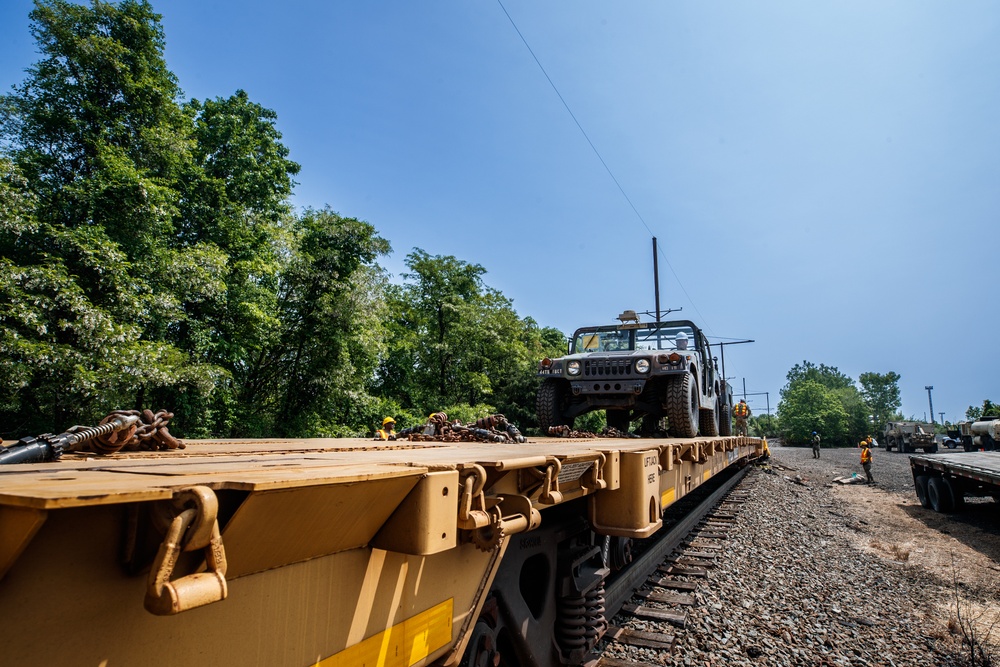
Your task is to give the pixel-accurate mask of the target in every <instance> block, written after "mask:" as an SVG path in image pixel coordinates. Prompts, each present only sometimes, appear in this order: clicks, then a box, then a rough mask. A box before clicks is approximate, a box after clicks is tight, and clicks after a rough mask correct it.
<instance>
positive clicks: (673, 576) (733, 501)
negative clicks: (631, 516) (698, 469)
mask: <svg viewBox="0 0 1000 667" xmlns="http://www.w3.org/2000/svg"><path fill="white" fill-rule="evenodd" d="M749 469H750V468H749V466H746V467H744V468H742V469H741V470H739V471H737V472H736V473H735V474H734V475H733V476H732V477H730V478H729V479H728V480H726V481H725V482H723V483H722V484H721V485H720V486H719V487H718V488H717V489H716V490H715V491H713V492H712V493H711V494H709V495H708V496H706V497H705V498H704V499H703V500H702V501H701V502H700V503H698V504H697V505H696V506H695V507H694V508H693V509H692V510H691V511H690V512H688V513H687V514H685V515H684V517H683V518H682V519H680V520H679V521H678V522H677V523H676V524H674V525H673V526H672V527H671V528H670V529H668V530H667V531H666V532H665V533H664V535H663V536H662V537H661V538H659V539H658V540H656V541H655V543H652V544H650V545H648V547H647V548H646V549H645V550H644V551H643V553H642V554H641V555H640V556H639V557H637V558H636V559H635V560H634V561H632V563H631V564H630V565H629V567H628V568H626V569H624V570H622V571H621V572H619V573H618V575H617V576H616V577H615V578H614V579H612V580H611V581H610V582H609V583H608V584H607V585H606V592H605V608H606V612H607V613H606V618H608V619H614V618H615V617H616V615H617V617H618V619H619V620H620V621H622V622H621V623H620V624H619V625H610V626H609V627H608V628H607V630H606V631H605V633H604V637H603V639H602V640H601V643H600V644H599V646H598V650H597V651H595V652H594V653H592V654H591V655H590V656H589V657H588V659H587V661H586V663H585V664H586V665H587V666H588V667H652V663H649V662H643V661H641V660H633V659H629V658H625V657H622V655H623V654H627V653H628V652H629V651H630V649H628V648H624V647H638V648H642V649H651V650H654V651H657V652H666V653H669V652H671V651H672V650H673V647H674V645H675V644H676V643H677V641H678V639H679V637H680V634H681V633H682V632H683V631H684V627H685V625H686V624H687V616H688V613H687V609H688V608H690V607H691V606H692V605H693V604H694V602H695V592H696V591H697V590H698V587H699V585H701V584H700V583H699V582H702V581H704V580H706V579H707V578H708V573H709V570H711V569H712V568H713V567H714V565H715V561H716V560H717V559H718V558H719V557H720V556H722V554H723V553H724V548H725V541H726V539H727V537H728V534H729V532H730V530H731V528H732V524H733V522H734V521H735V519H736V513H737V512H738V511H739V508H740V506H741V505H742V504H743V503H744V502H746V501H747V499H748V498H749V492H748V491H746V490H743V489H740V488H738V485H739V483H740V482H741V481H742V480H743V478H744V477H745V476H746V473H747V472H748V471H749ZM651 603H652V604H651ZM653 605H655V606H653ZM633 625H639V626H642V628H645V629H639V628H636V627H631V626H633ZM649 627H653V628H655V630H654V631H650V630H649Z"/></svg>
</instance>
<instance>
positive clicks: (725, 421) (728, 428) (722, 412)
mask: <svg viewBox="0 0 1000 667" xmlns="http://www.w3.org/2000/svg"><path fill="white" fill-rule="evenodd" d="M732 434H733V416H732V415H731V414H730V413H729V406H728V405H722V406H720V407H719V435H732Z"/></svg>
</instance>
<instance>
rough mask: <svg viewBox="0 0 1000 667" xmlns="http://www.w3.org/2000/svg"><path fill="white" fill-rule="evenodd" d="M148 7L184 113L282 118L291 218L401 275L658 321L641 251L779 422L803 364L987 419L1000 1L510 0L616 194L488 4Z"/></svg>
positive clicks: (609, 316) (998, 156)
mask: <svg viewBox="0 0 1000 667" xmlns="http://www.w3.org/2000/svg"><path fill="white" fill-rule="evenodd" d="M153 5H154V7H155V8H156V9H157V11H159V12H160V13H161V14H162V15H163V24H164V27H165V30H166V38H167V49H166V56H167V62H168V65H169V67H170V68H171V70H172V71H173V72H174V73H175V74H176V75H177V77H178V79H179V81H180V84H181V87H182V88H183V89H184V91H185V94H186V95H187V96H188V97H189V98H190V97H193V98H198V99H204V98H207V97H220V96H223V97H224V96H229V95H231V94H232V93H233V92H234V91H236V90H237V89H239V88H242V89H244V90H246V91H247V92H248V94H249V95H250V97H251V99H253V100H254V101H256V102H259V103H261V104H263V105H264V106H266V107H269V108H271V109H274V110H275V111H276V112H277V114H278V126H279V129H280V130H281V131H282V133H283V135H284V139H283V140H284V142H285V143H286V145H287V146H288V147H289V148H290V150H291V157H292V159H294V160H296V161H298V162H299V163H300V164H301V165H302V171H301V173H300V174H299V177H298V182H299V185H298V187H297V189H296V194H295V203H296V205H298V206H314V207H320V206H324V205H327V204H328V205H330V206H331V207H332V208H333V209H334V210H336V211H338V212H339V213H340V214H342V215H345V216H353V217H358V218H361V219H364V220H367V221H369V222H371V223H372V224H374V225H375V227H376V228H377V229H378V230H379V232H380V233H381V234H382V236H384V237H385V238H387V239H388V240H389V241H390V242H391V243H392V246H393V254H392V255H391V256H390V257H388V258H386V259H385V261H384V262H383V264H384V265H385V266H386V268H387V269H388V270H389V271H390V272H392V273H393V274H394V275H395V276H396V278H397V279H399V274H400V273H401V272H402V271H405V266H404V259H405V257H406V255H407V253H409V252H410V251H411V250H412V249H413V248H415V247H419V248H422V249H424V250H426V251H427V252H429V253H432V254H442V255H455V256H456V257H458V258H459V259H462V260H465V261H468V262H473V263H477V264H481V265H482V266H483V267H484V268H485V269H486V270H487V275H486V277H485V280H486V282H487V284H489V285H490V286H492V287H495V288H497V289H499V290H501V291H502V292H503V293H504V294H505V295H506V296H508V297H509V298H511V299H513V301H514V306H515V308H516V309H517V311H518V313H519V314H520V315H522V316H531V317H533V318H534V319H535V320H537V321H538V322H539V323H540V324H542V325H546V326H555V327H558V328H560V329H562V330H563V331H565V332H566V333H567V334H568V333H570V332H571V331H572V330H573V329H574V328H576V327H577V326H582V325H586V324H604V323H610V322H612V321H614V318H615V316H616V315H617V314H618V313H619V312H621V310H623V309H625V308H632V309H635V310H651V309H652V308H653V306H654V298H653V280H652V273H653V272H652V253H651V241H650V236H651V234H650V232H652V234H655V235H656V236H657V237H658V242H659V246H660V250H661V257H660V289H661V307H663V308H668V307H669V308H683V311H682V312H681V313H678V314H676V316H678V317H684V318H687V319H692V320H694V321H695V322H697V323H699V324H701V325H703V326H704V327H705V328H706V329H707V331H708V332H709V333H710V334H712V335H714V336H717V337H728V338H734V339H754V340H755V341H756V342H755V343H753V344H747V345H738V346H730V347H728V348H727V349H726V370H727V374H728V375H729V376H731V377H733V380H732V382H733V383H734V385H735V386H736V387H737V389H738V390H742V387H743V381H744V379H745V381H746V388H747V391H748V392H751V393H757V392H769V394H770V396H769V398H770V404H771V408H772V409H773V408H774V407H775V406H776V405H777V401H778V392H779V390H780V389H781V387H782V386H783V385H784V383H785V374H786V373H787V371H788V369H789V368H791V367H792V366H793V365H794V364H795V363H798V362H801V361H802V360H809V361H812V362H815V363H817V364H819V363H825V364H828V365H832V366H837V367H838V368H839V369H840V370H841V371H842V372H844V373H847V374H848V375H850V376H852V377H854V378H857V376H858V375H859V374H860V373H862V372H866V371H875V372H883V373H884V372H887V371H890V370H893V371H896V372H897V373H899V374H900V375H901V376H902V379H901V381H900V388H901V390H902V398H903V412H904V413H905V414H907V415H914V416H916V417H917V418H924V416H925V415H926V413H927V412H928V400H927V392H926V391H925V390H924V387H925V385H933V386H934V391H933V401H934V411H935V412H936V413H937V412H944V413H945V418H946V419H948V420H952V421H954V420H957V419H959V418H961V417H962V416H963V415H964V412H965V409H966V407H968V406H969V405H979V404H981V402H982V400H983V399H984V398H991V399H993V400H1000V382H998V378H1000V354H998V352H997V350H998V346H997V343H996V337H995V332H996V331H997V330H998V328H1000V321H998V319H1000V318H998V315H997V308H996V306H995V304H993V303H992V299H990V298H988V297H987V295H988V294H991V293H993V292H995V286H996V278H995V275H996V272H995V271H994V266H995V265H996V259H995V256H996V246H997V241H998V233H997V229H998V225H997V219H998V212H1000V188H998V183H997V179H998V176H1000V123H998V121H997V119H998V118H1000V76H998V72H1000V4H998V3H995V2H977V1H972V0H968V1H964V2H961V3H942V2H923V1H920V0H906V1H899V2H878V1H877V2H867V1H866V2H853V1H839V2H810V3H803V2H792V1H790V0H789V1H783V2H779V1H767V0H762V1H759V2H752V3H751V2H733V1H724V2H714V3H705V2H695V1H693V0H684V1H670V2H668V1H666V0H658V1H655V2H652V1H644V0H631V1H630V2H610V1H607V0H605V1H604V2H595V1H589V0H578V1H575V2H572V3H570V2H529V1H528V0H503V7H505V8H506V10H507V12H509V14H510V16H511V17H512V18H513V20H514V22H515V23H516V24H517V27H518V28H519V29H520V32H521V34H523V35H524V38H525V39H526V40H527V42H528V44H530V46H531V49H532V51H534V54H535V55H536V56H537V57H538V59H539V61H540V62H541V63H542V65H543V66H544V68H545V70H546V72H547V73H548V75H549V77H551V79H552V81H553V82H554V83H555V85H556V87H557V88H558V90H559V92H560V93H561V95H562V97H563V99H564V100H565V101H566V103H567V105H568V106H569V107H570V109H571V110H572V113H573V115H574V116H575V117H576V119H577V120H578V121H579V123H580V125H582V127H583V128H584V130H585V131H586V133H587V136H588V137H589V139H590V141H591V142H592V143H593V145H594V146H596V148H597V150H598V151H599V153H600V156H601V158H603V160H604V163H606V164H607V166H608V167H609V168H610V170H611V172H612V173H613V174H614V178H615V179H617V181H618V183H619V184H620V185H621V188H622V189H623V190H624V191H625V193H626V194H627V197H628V198H627V199H626V197H625V196H623V195H622V192H621V191H620V190H619V187H618V185H616V183H615V180H613V179H612V177H611V176H610V175H609V174H608V171H607V170H606V169H605V167H604V165H603V164H602V163H601V160H600V159H599V158H598V157H597V155H596V154H595V152H594V151H593V150H592V148H591V146H590V144H589V143H588V141H587V139H586V138H585V137H584V135H583V134H581V132H580V130H579V128H578V127H577V125H576V123H575V122H574V120H573V118H572V117H571V116H570V114H569V113H568V112H567V110H566V108H565V107H564V106H563V103H562V101H560V99H559V97H558V96H557V95H556V93H555V92H554V91H553V89H552V87H551V86H550V85H549V83H548V81H547V80H546V78H545V75H544V74H543V73H542V71H541V70H540V69H539V67H538V65H537V64H536V63H535V61H534V59H533V58H532V55H531V53H529V51H528V49H527V48H526V47H525V45H524V44H523V43H522V41H521V38H520V37H519V36H518V34H517V32H516V31H515V30H514V28H513V27H512V25H511V23H510V21H509V20H508V18H507V16H506V15H505V13H504V9H503V7H502V6H501V5H500V3H498V2H494V1H487V0H483V1H479V2H470V1H469V0H462V1H457V0H455V1H442V2H365V3H360V2H356V3H347V2H320V1H317V0H309V1H302V2H290V3H275V2H259V1H257V0H239V1H237V0H208V1H206V0H201V1H199V2H194V1H189V0H170V1H169V2H168V1H166V0H161V1H159V2H153ZM30 9H31V3H30V2H28V1H27V0H5V1H4V2H3V3H0V64H2V67H0V90H9V89H10V86H11V85H13V84H15V83H17V82H19V81H21V80H22V79H23V77H24V70H25V68H26V67H28V66H29V65H30V64H31V63H32V62H34V61H35V59H36V54H35V50H34V43H33V41H32V39H31V36H30V34H29V30H28V18H27V15H28V12H29V11H30ZM633 206H634V207H635V210H633ZM636 211H638V214H637V213H636ZM640 216H641V217H640ZM749 401H750V403H751V406H752V407H753V408H754V409H755V411H756V412H762V411H764V410H765V409H766V398H765V396H762V395H761V396H750V397H749Z"/></svg>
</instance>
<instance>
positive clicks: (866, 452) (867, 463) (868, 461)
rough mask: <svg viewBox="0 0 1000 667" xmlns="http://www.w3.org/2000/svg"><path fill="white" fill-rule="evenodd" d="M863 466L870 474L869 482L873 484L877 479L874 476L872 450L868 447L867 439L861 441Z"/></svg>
mask: <svg viewBox="0 0 1000 667" xmlns="http://www.w3.org/2000/svg"><path fill="white" fill-rule="evenodd" d="M861 467H862V468H864V470H865V474H866V475H867V476H868V483H869V484H873V483H874V482H875V479H874V478H873V477H872V450H871V449H869V448H868V441H867V440H862V441H861Z"/></svg>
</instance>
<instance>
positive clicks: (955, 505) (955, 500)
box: [941, 477, 965, 512]
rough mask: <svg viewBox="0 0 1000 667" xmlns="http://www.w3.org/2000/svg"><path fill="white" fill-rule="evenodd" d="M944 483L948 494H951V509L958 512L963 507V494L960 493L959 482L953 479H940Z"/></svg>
mask: <svg viewBox="0 0 1000 667" xmlns="http://www.w3.org/2000/svg"><path fill="white" fill-rule="evenodd" d="M941 481H942V482H944V485H945V487H946V488H947V489H948V493H950V494H951V507H952V511H954V512H958V511H960V510H962V509H963V508H964V507H965V493H963V492H962V487H961V486H960V485H959V482H957V481H955V480H953V479H944V478H943V477H942V478H941Z"/></svg>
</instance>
